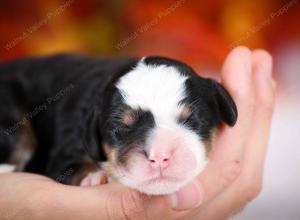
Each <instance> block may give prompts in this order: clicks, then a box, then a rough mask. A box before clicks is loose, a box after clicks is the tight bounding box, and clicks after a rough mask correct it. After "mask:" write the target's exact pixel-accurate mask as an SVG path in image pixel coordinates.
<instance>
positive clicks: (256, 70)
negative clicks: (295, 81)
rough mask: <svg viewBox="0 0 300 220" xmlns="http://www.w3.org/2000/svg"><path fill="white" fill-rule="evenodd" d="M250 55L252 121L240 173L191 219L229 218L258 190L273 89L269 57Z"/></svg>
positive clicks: (263, 52)
mask: <svg viewBox="0 0 300 220" xmlns="http://www.w3.org/2000/svg"><path fill="white" fill-rule="evenodd" d="M252 56H253V65H252V69H253V79H254V85H255V98H256V102H255V112H254V117H255V120H254V123H253V125H252V127H251V132H250V133H249V136H248V140H247V143H246V144H245V146H246V147H245V154H244V159H243V168H242V173H241V175H240V176H239V177H238V178H237V180H236V181H235V182H234V183H233V184H232V185H231V186H230V187H228V188H227V189H226V190H225V191H224V192H223V193H222V194H221V195H220V196H218V197H216V198H215V199H214V200H212V201H211V202H210V203H209V204H207V205H206V206H204V207H202V208H201V210H199V214H198V215H197V217H196V218H195V219H200V218H201V219H202V218H203V219H207V220H209V219H214V220H215V219H224V218H225V217H230V216H231V215H232V214H234V213H235V212H237V211H239V210H240V209H241V208H243V206H244V205H245V204H247V202H249V201H250V200H251V199H253V198H254V197H256V196H257V194H258V193H259V191H260V187H261V180H262V171H263V164H264V161H265V155H266V148H267V142H268V138H269V131H270V124H271V118H272V112H273V106H274V87H273V86H272V78H271V72H272V59H271V56H270V55H269V54H268V53H267V52H265V51H261V50H256V51H254V52H253V54H252Z"/></svg>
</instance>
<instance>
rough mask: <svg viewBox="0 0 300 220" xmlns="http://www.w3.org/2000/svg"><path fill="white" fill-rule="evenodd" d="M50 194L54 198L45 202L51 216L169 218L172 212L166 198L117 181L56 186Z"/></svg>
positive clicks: (57, 217)
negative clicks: (50, 209) (85, 185)
mask: <svg viewBox="0 0 300 220" xmlns="http://www.w3.org/2000/svg"><path fill="white" fill-rule="evenodd" d="M57 188H61V189H60V190H58V189H57ZM53 194H55V196H51V198H53V197H54V198H55V201H53V200H52V201H49V202H47V204H48V205H50V206H52V210H56V211H55V213H51V219H80V220H85V219H87V220H94V219H95V220H96V219H97V220H98V219H110V220H123V219H124V220H126V219H132V220H135V219H136V220H149V219H167V220H168V219H170V218H171V217H170V218H169V216H172V215H173V213H174V212H173V211H172V209H171V208H170V203H169V201H168V200H167V199H166V198H165V197H163V196H147V195H145V194H142V193H139V192H137V191H135V190H132V189H130V188H127V187H124V186H123V185H121V184H118V183H110V184H105V185H101V186H95V187H71V186H64V185H59V186H58V187H56V190H53ZM53 206H55V207H53ZM72 213H73V214H74V213H76V215H74V218H71V217H70V216H72ZM62 216H68V218H62ZM164 216H166V218H164Z"/></svg>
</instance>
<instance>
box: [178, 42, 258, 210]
mask: <svg viewBox="0 0 300 220" xmlns="http://www.w3.org/2000/svg"><path fill="white" fill-rule="evenodd" d="M237 80H238V81H237ZM222 82H224V86H225V88H226V89H227V90H228V91H229V93H230V94H231V95H232V96H233V98H234V100H235V102H236V104H237V107H238V112H239V117H238V120H237V123H236V125H235V127H233V128H229V127H225V128H223V129H222V130H221V131H220V133H219V134H218V136H217V138H216V140H215V142H214V143H213V146H214V148H213V152H212V154H211V155H210V161H209V163H208V165H207V167H206V169H205V170H204V171H203V173H202V174H201V175H200V176H199V178H198V180H199V181H198V182H199V183H198V186H199V191H200V194H201V193H202V195H201V196H202V199H201V201H199V203H198V205H199V204H200V203H205V202H207V201H208V200H210V199H211V198H213V197H214V196H215V195H216V194H218V193H219V192H220V191H221V190H222V189H224V187H226V186H227V185H229V184H230V183H231V182H232V181H233V180H234V179H235V178H236V177H237V176H238V174H239V172H240V161H241V157H242V154H243V150H244V149H243V146H244V141H245V139H246V136H247V132H248V130H249V128H250V124H251V118H252V114H253V111H252V109H253V107H252V103H253V102H252V101H251V99H252V98H253V96H254V94H253V89H252V75H251V52H250V51H249V50H248V49H247V48H245V47H238V48H236V49H234V50H233V51H232V52H231V53H230V54H229V55H228V58H227V59H226V61H225V63H224V66H223V70H222ZM237 82H238V84H237ZM244 97H247V99H248V100H250V101H246V99H245V98H244ZM182 190H184V189H182ZM179 193H180V192H179ZM180 195H182V196H181V197H180V198H178V199H179V200H186V198H184V197H183V195H184V194H182V193H181V194H180ZM191 199H192V198H191ZM180 208H182V207H175V209H180ZM184 208H186V207H184Z"/></svg>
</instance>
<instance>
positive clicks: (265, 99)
mask: <svg viewBox="0 0 300 220" xmlns="http://www.w3.org/2000/svg"><path fill="white" fill-rule="evenodd" d="M271 72H272V71H271V58H270V56H269V55H267V54H266V52H263V51H254V52H252V53H251V52H250V51H249V50H247V49H246V48H242V47H239V48H236V49H235V50H233V51H232V52H231V53H230V54H229V56H228V58H227V60H226V61H225V64H224V67H223V71H222V84H223V85H224V86H225V88H226V89H227V90H228V91H229V92H230V94H231V95H232V96H233V98H234V100H235V101H236V104H237V106H238V110H239V118H238V121H237V124H236V126H235V127H234V128H229V127H222V128H221V130H220V132H219V134H218V135H217V138H216V141H215V143H214V150H213V152H212V153H211V155H210V162H209V164H208V166H207V168H206V169H205V171H204V172H203V173H202V174H201V175H200V176H199V178H197V180H195V181H194V182H193V183H190V184H188V185H187V186H186V187H184V188H183V189H182V190H180V191H179V192H178V193H176V194H174V195H172V196H170V197H164V196H147V195H144V194H141V193H139V192H137V191H135V190H132V189H128V188H126V187H124V186H122V185H120V184H118V183H111V184H106V185H101V187H99V186H98V187H73V186H66V185H62V184H58V183H55V182H53V181H52V180H50V179H48V178H45V177H42V176H38V175H33V174H20V173H15V174H5V175H0V194H1V195H6V196H5V200H4V196H1V197H0V213H1V214H2V213H6V214H5V216H6V219H5V218H4V219H5V220H9V219H32V220H34V219H74V220H76V219H80V220H85V219H89V220H93V219H101V220H102V219H103V220H105V219H111V220H114V219H118V220H122V219H138V220H143V219H147V220H149V219H151V220H156V219H166V220H168V219H170V220H171V219H205V220H209V219H214V220H217V219H225V218H227V217H229V216H231V215H232V214H233V213H235V212H236V211H238V210H239V209H240V208H242V207H244V206H245V205H246V204H247V203H248V202H249V200H251V199H252V198H254V197H255V196H256V195H257V193H258V192H259V190H260V187H261V179H262V171H263V162H264V158H265V152H266V146H267V141H268V135H269V126H270V122H271V115H272V110H273V104H274V88H273V87H272V78H271ZM170 199H171V203H170ZM172 206H173V209H172ZM178 210H185V211H180V212H179V211H178Z"/></svg>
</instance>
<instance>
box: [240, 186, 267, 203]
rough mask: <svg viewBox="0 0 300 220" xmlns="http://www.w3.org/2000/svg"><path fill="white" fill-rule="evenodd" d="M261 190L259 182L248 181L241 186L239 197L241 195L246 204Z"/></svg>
mask: <svg viewBox="0 0 300 220" xmlns="http://www.w3.org/2000/svg"><path fill="white" fill-rule="evenodd" d="M261 190H262V184H261V182H260V181H257V182H255V183H253V182H251V181H248V182H247V183H245V184H243V186H242V187H241V191H242V192H241V195H243V199H244V201H245V202H246V203H248V202H250V201H252V200H253V199H255V198H256V197H257V196H258V195H259V194H260V192H261Z"/></svg>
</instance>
